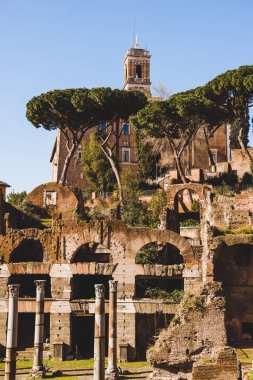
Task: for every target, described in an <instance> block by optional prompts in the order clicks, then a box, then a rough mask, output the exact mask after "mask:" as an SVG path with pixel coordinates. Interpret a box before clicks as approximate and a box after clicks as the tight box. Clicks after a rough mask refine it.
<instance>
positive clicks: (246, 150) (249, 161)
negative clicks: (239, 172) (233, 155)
mask: <svg viewBox="0 0 253 380" xmlns="http://www.w3.org/2000/svg"><path fill="white" fill-rule="evenodd" d="M242 132H243V128H240V130H239V134H238V141H239V144H240V147H241V150H242V153H243V155H244V157H245V158H246V160H247V161H248V163H249V166H250V169H251V166H252V163H253V160H252V157H251V155H250V154H249V151H248V149H247V147H246V146H245V144H244V142H243V139H242Z"/></svg>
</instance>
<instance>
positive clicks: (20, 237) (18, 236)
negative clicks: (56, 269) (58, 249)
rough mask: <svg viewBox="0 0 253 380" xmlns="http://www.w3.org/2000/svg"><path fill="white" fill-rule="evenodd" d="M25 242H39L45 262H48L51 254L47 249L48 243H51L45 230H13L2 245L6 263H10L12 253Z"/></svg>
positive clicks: (1, 249)
mask: <svg viewBox="0 0 253 380" xmlns="http://www.w3.org/2000/svg"><path fill="white" fill-rule="evenodd" d="M24 240H26V241H29V242H32V241H38V242H39V243H40V244H41V246H42V249H43V261H48V255H50V252H48V251H47V248H48V246H49V244H48V243H49V242H50V243H51V239H49V235H48V234H47V233H46V231H45V230H39V229H36V228H27V229H23V230H11V231H10V232H9V233H8V234H6V236H5V237H4V239H3V241H2V243H1V245H0V253H1V256H2V258H3V260H4V262H6V263H8V262H10V260H11V254H12V252H13V251H14V250H15V249H17V248H18V246H19V245H20V244H24V243H22V242H23V241H24ZM31 244H32V243H31ZM36 244H37V243H36Z"/></svg>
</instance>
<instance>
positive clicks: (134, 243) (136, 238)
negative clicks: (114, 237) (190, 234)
mask: <svg viewBox="0 0 253 380" xmlns="http://www.w3.org/2000/svg"><path fill="white" fill-rule="evenodd" d="M151 242H161V243H168V244H172V245H173V246H175V247H176V248H178V250H179V251H180V254H181V255H182V256H183V260H184V264H185V266H186V267H188V268H190V267H192V265H194V264H195V258H194V253H193V250H192V246H191V245H190V243H189V242H188V241H187V240H186V239H184V238H183V237H182V236H180V235H179V234H177V233H176V232H173V231H169V230H149V229H144V228H135V229H134V228H132V229H131V232H130V236H129V239H128V243H127V245H126V251H127V252H129V253H131V254H132V255H133V256H134V258H135V257H136V254H137V252H138V251H139V250H140V249H141V248H142V247H143V246H144V245H146V244H148V243H151Z"/></svg>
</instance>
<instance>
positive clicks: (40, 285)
mask: <svg viewBox="0 0 253 380" xmlns="http://www.w3.org/2000/svg"><path fill="white" fill-rule="evenodd" d="M34 282H35V285H36V290H39V291H43V290H44V289H45V284H46V280H35V281H34Z"/></svg>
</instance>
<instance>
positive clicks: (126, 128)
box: [123, 123, 130, 135]
mask: <svg viewBox="0 0 253 380" xmlns="http://www.w3.org/2000/svg"><path fill="white" fill-rule="evenodd" d="M123 135H130V125H129V124H128V123H126V124H124V126H123Z"/></svg>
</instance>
